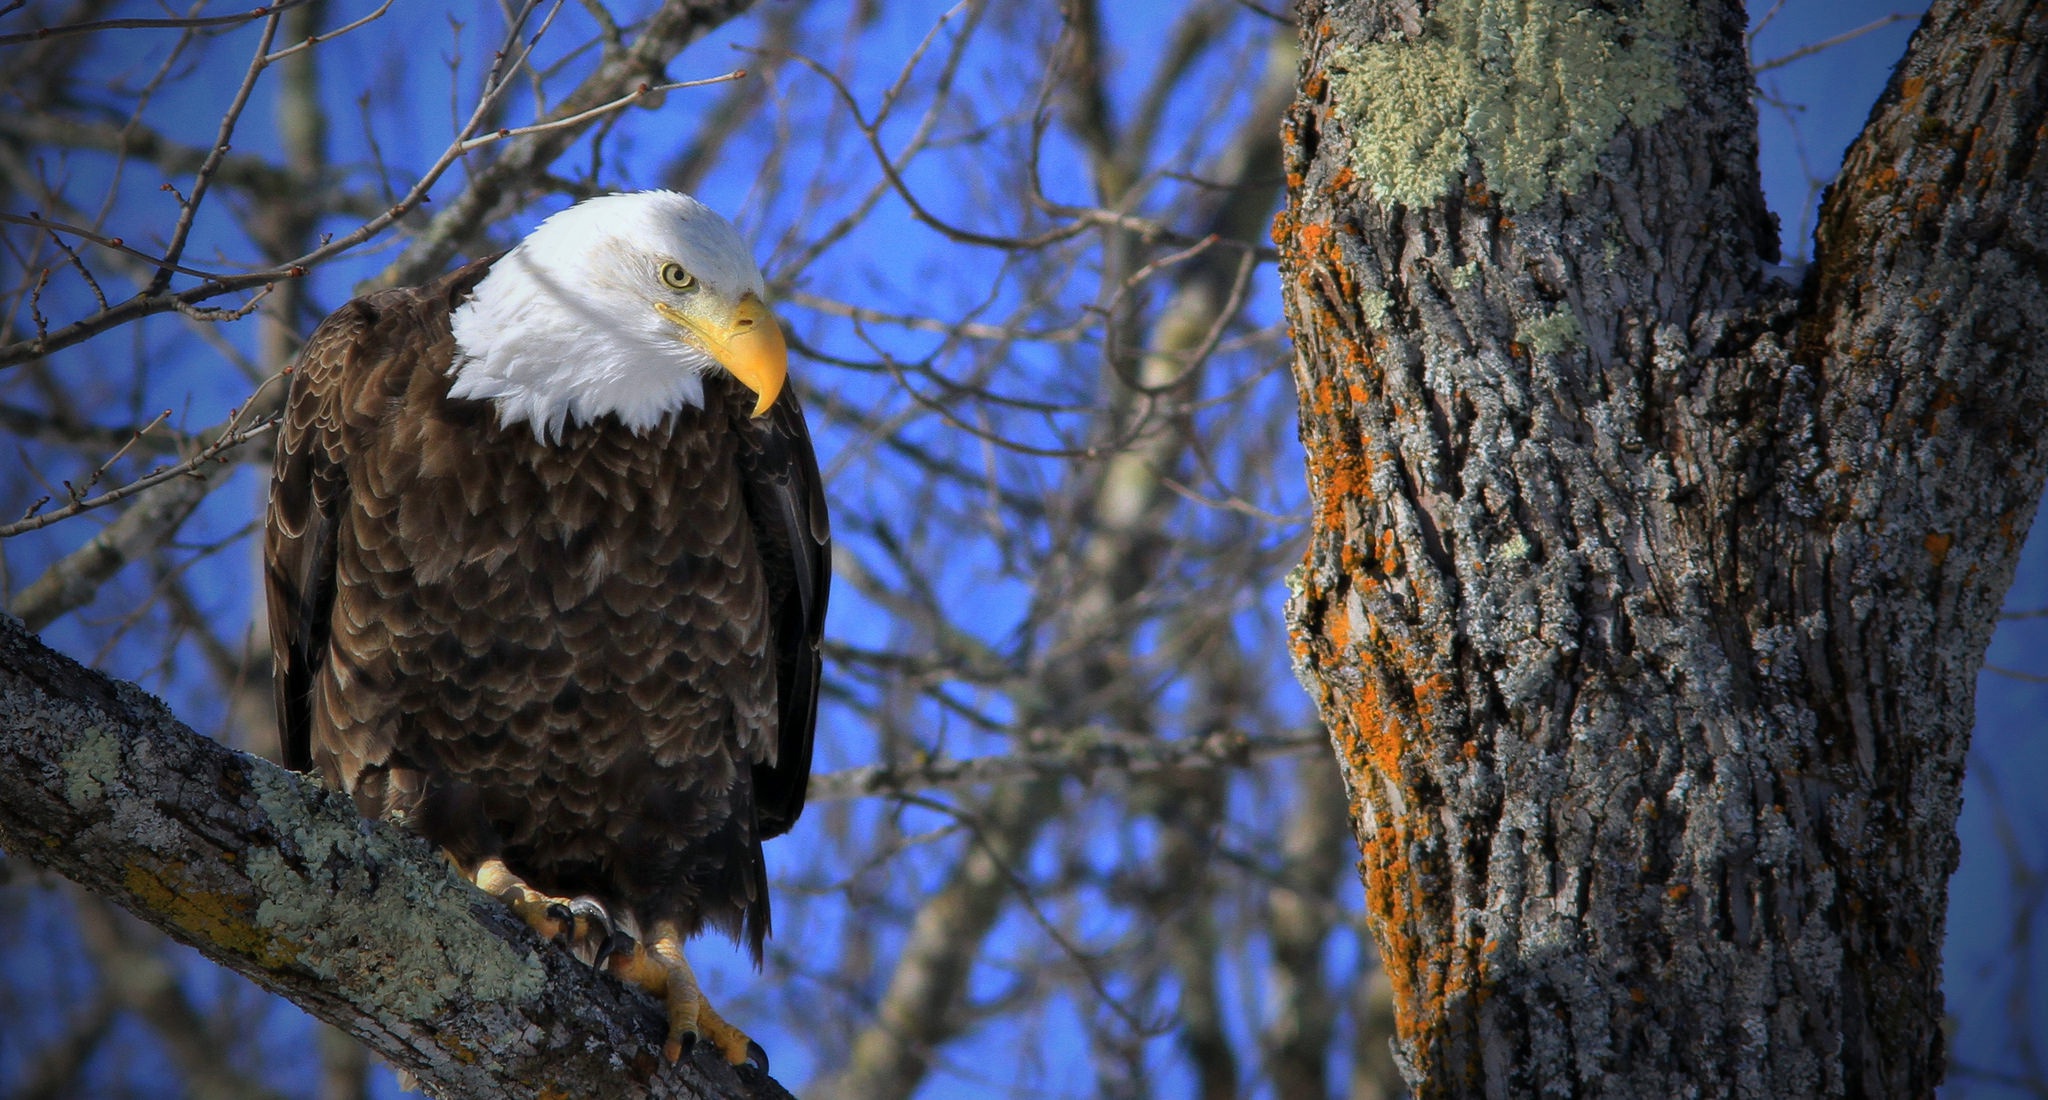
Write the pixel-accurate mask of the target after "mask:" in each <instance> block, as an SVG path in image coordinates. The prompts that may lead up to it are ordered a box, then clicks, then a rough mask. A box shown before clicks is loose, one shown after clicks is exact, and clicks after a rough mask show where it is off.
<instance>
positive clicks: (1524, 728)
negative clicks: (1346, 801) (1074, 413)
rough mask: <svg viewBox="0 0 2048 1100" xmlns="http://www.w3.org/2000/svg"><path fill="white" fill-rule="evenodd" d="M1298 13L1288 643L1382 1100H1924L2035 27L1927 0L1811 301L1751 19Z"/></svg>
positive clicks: (2007, 570)
mask: <svg viewBox="0 0 2048 1100" xmlns="http://www.w3.org/2000/svg"><path fill="white" fill-rule="evenodd" d="M1299 14H1300V25H1301V28H1302V40H1303V44H1304V47H1305V50H1306V54H1305V58H1304V63H1303V68H1302V80H1301V93H1300V96H1299V98H1298V99H1297V100H1296V102H1295V105H1294V108H1293V110H1292V112H1291V114H1290V115H1289V118H1288V122H1287V127H1286V133H1285V141H1286V146H1287V165H1286V167H1287V171H1288V188H1289V202H1288V207H1287V209H1286V211H1285V212H1284V213H1283V214H1282V215H1281V217H1280V219H1279V220H1278V221H1277V223H1276V225H1275V228H1274V236H1275V240H1276V241H1277V242H1278V243H1279V245H1280V249H1281V254H1282V281H1283V288H1284V294H1285V296H1286V303H1287V309H1288V316H1289V320H1290V322H1291V324H1292V326H1293V330H1294V335H1295V340H1296V346H1297V349H1298V351H1297V360H1296V381H1297V383H1298V385H1299V387H1300V393H1301V404H1302V440H1303V444H1304V446H1305V448H1306V450H1307V455H1308V466H1309V477H1310V482H1311V491H1312V496H1313V501H1314V508H1315V517H1314V527H1313V534H1312V537H1311V545H1310V548H1309V552H1308V557H1307V560H1306V562H1305V563H1304V566H1303V568H1302V570H1301V571H1300V572H1299V573H1298V574H1297V575H1296V578H1295V582H1294V596H1293V599H1292V601H1291V605H1290V616H1291V622H1292V627H1293V630H1294V637H1295V647H1296V657H1297V660H1298V661H1299V663H1300V666H1301V671H1302V675H1303V679H1304V682H1305V683H1307V684H1309V686H1310V689H1311V691H1312V692H1313V693H1314V694H1315V695H1316V697H1317V700H1318V703H1319V705H1320V707H1321V710H1322V714H1323V717H1324V719H1325V721H1326V722H1327V723H1328V725H1329V726H1330V729H1331V731H1332V735H1333V738H1334V741H1335V744H1336V748H1337V750H1338V757H1339V762H1340V765H1341V769H1342V771H1343V774H1344V778H1345V783H1346V786H1347V790H1348V793H1349V796H1350V810H1351V818H1352V825H1353V828H1354V830H1355V832H1356V835H1357V839H1358V842H1359V845H1360V848H1361V849H1362V851H1363V853H1364V861H1363V863H1362V864H1361V873H1362V875H1363V878H1364V880H1365V885H1366V890H1367V897H1368V909H1369V913H1370V919H1371V921H1372V923H1373V927H1374V931H1375V934H1376V936H1377V939H1378V941H1379V945H1380V948H1381V951H1382V954H1383V955H1384V957H1385V961H1386V966H1387V969H1388V972H1389V974H1390V976H1391V978H1392V980H1393V983H1394V993H1395V1002H1396V1012H1397V1026H1398V1031H1399V1039H1398V1041H1397V1043H1396V1054H1397V1057H1398V1058H1399V1060H1400V1061H1401V1063H1402V1066H1403V1072H1404V1073H1405V1075H1406V1076H1407V1078H1408V1080H1409V1082H1410V1084H1411V1086H1412V1087H1413V1088H1414V1089H1415V1091H1416V1093H1417V1095H1418V1096H1421V1097H1441V1096H1499V1097H1511V1096H1512V1097H1520V1096H1643V1097H1666V1096H1756V1097H1781V1096H1884V1097H1907V1096H1929V1095H1932V1094H1933V1091H1934V1088H1935V1085H1936V1084H1937V1082H1938V1081H1939V1080H1940V1078H1941V1073H1942V1068H1943V1056H1942V1039H1941V1030H1940V1022H1941V1016H1942V1002H1941V993H1940V979H1941V968H1940V949H1941V943H1942V935H1943V923H1944V907H1945V903H1946V895H1947V880H1948V876H1949V873H1950V871H1951V870H1952V869H1953V868H1954V866H1955V862H1956V839H1955V819H1956V812H1957V809H1958V808H1959V804H1960V784H1961V779H1962V768H1963V757H1964V749H1965V747H1966V745H1967V743H1968V738H1969V731H1970V723H1971V717H1972V709H1973V697H1974V687H1975V677H1976V673H1977V669H1978V666H1979V664H1980V663H1981V661H1982V657H1983V652H1984V647H1985V645H1986V643H1987V642H1988V641H1989V639H1990V636H1991V630H1992V627H1993V625H1994V622H1995V618H1996V615H1997V611H1998V607H1999V601H2000V598H2001V596H2002V594H2003V593H2004V591H2005V589H2006V586H2007V584H2008V582H2009V580H2010V578H2011V575H2012V570H2013V567H2014V563H2015V561H2016V559H2017V557H2018V554H2019V550H2020V546H2021V543H2022V541H2023V540H2024V538H2025V535H2026V532H2027V528H2028V526H2029V524H2030V523H2031V520H2032V517H2033V515H2034V511H2035V508H2036V505H2037V503H2038V501H2039V497H2040V493H2041V488H2042V478H2043V469H2044V457H2048V447H2044V445H2043V439H2044V432H2043V428H2044V424H2043V420H2044V410H2048V369H2044V368H2048V356H2044V353H2043V351H2042V349H2043V347H2044V346H2048V308H2044V307H2043V305H2042V303H2043V302H2044V301H2048V288H2044V286H2043V282H2044V276H2048V261H2044V257H2048V251H2044V249H2048V186H2044V185H2048V154H2044V149H2048V147H2044V146H2043V144H2042V139H2043V137H2044V136H2048V95H2044V89H2048V71H2044V69H2048V65H2044V51H2048V12H2044V11H2043V10H2042V9H2041V8H2040V6H2039V5H2037V4H2035V3H2032V2H2031V0H1996V2H1983V3H1938V4H1936V5H1935V6H1934V8H1933V10H1932V11H1931V12H1929V14H1928V15H1927V17H1926V19H1925V21H1924V23H1923V25H1922V27H1921V29H1920V31H1919V33H1918V34H1917V35H1916V36H1915V37H1914V39H1913V42H1912V45H1911V46H1910V48H1909V50H1908V53H1907V56H1906V59H1905V60H1904V62H1903V63H1902V64H1901V65H1900V68H1899V70H1898V72H1897V73H1896V74H1895V75H1894V77H1893V79H1892V83H1891V86H1890V88H1889V89H1888V90H1887V92H1886V93H1885V95H1884V97H1883V98H1882V99H1881V100H1880V101H1879V103H1878V105H1877V108H1876V110H1875V111H1874V112H1873V114H1872V116H1871V119H1870V122H1869V125H1868V127H1867V129H1866V130H1865V132H1864V134H1863V136H1862V137H1861V138H1860V139H1859V140H1858V142H1857V143H1856V145H1855V146H1854V147H1853V148H1852V149H1851V151H1850V153H1849V156H1848V158H1847V163H1846V164H1845V166H1844V168H1843V170H1842V175H1841V177H1840V178H1839V179H1838V180H1837V181H1836V183H1835V186H1834V187H1833V188H1832V190H1831V192H1830V194H1829V197H1828V199H1827V202H1826V204H1825V207H1824V209H1823V212H1822V217H1821V223H1820V224H1821V228H1820V232H1819V240H1818V249H1817V259H1816V261H1815V263H1814V265H1813V267H1811V268H1810V269H1808V270H1806V271H1805V272H1804V273H1803V275H1802V273H1799V272H1790V273H1785V272H1774V271H1773V270H1772V269H1770V268H1769V267H1767V266H1766V263H1767V261H1769V260H1774V259H1775V258H1776V252H1777V248H1776V241H1775V229H1774V227H1773V225H1772V222H1771V219H1770V218H1769V215H1768V214H1767V213H1766V211H1765V208H1764V205H1763V200H1762V196H1761V192H1760V188H1759V184H1758V176H1757V166H1756V120H1755V112H1754V110H1753V108H1752V106H1751V103H1750V100H1749V95H1750V89H1751V78H1750V72H1749V68H1748V63H1747V60H1746V57H1745V53H1744V43H1743V28H1744V12H1743V8H1742V6H1741V5H1740V4H1735V3H1715V2H1706V3H1697V4H1685V3H1681V2H1679V0H1634V2H1626V0H1624V2H1621V3H1615V4H1604V5H1588V4H1583V3H1573V2H1568V0H1526V2H1522V3H1517V4H1513V5H1506V4H1503V3H1501V2H1500V0H1439V2H1437V3H1434V4H1425V3H1417V2H1415V0H1407V2H1401V0H1359V2H1354V3H1344V2H1342V0H1306V2H1305V3H1303V4H1302V6H1301V9H1300V12H1299ZM1781 275H1782V276H1784V277H1785V278H1790V279H1792V280H1795V281H1797V280H1802V279H1803V281H1800V282H1799V285H1792V283H1789V282H1786V281H1782V280H1781V278H1780V277H1779V276H1781Z"/></svg>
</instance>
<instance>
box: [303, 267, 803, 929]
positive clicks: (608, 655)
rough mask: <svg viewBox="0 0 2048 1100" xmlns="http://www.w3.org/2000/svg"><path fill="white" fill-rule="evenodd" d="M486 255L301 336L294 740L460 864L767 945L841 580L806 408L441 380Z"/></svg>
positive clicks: (727, 388) (742, 398)
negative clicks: (654, 422)
mask: <svg viewBox="0 0 2048 1100" xmlns="http://www.w3.org/2000/svg"><path fill="white" fill-rule="evenodd" d="M489 264H490V261H482V262H479V263H476V264H472V265H470V266H469V267H466V268H464V269H462V270H460V271H457V272H455V273H453V274H451V275H449V276H447V277H445V278H443V279H441V280H440V281H438V282H436V283H433V284H431V285H429V286H425V287H422V288H419V289H417V290H399V291H386V292H382V293H379V294H374V295H371V296H369V297H366V298H364V299H360V300H358V301H355V302H352V303H350V304H349V305H348V306H346V307H344V308H343V309H342V310H340V311H339V312H337V313H336V314H335V315H334V316H333V317H330V318H329V319H328V320H327V322H326V323H324V324H323V325H322V326H321V327H320V328H319V329H318V330H317V331H316V332H315V333H314V335H313V337H312V338H311V340H310V341H309V343H308V345H307V348H306V350H305V352H304V354H303V356H302V357H301V360H300V363H299V366H298V368H297V372H296V376H295V378H294V379H293V383H292V393H291V399H290V403H289V409H288V411H287V413H286V416H285V420H284V422H283V423H282V424H281V425H280V436H279V440H278V460H277V467H276V477H275V481H274V484H273V500H272V507H271V519H270V526H269V531H268V542H267V550H268V565H269V569H268V581H269V587H270V608H271V630H272V635H273V640H274V645H275V648H276V653H277V659H278V665H279V669H278V677H277V693H278V714H279V721H280V725H281V727H282V730H283V738H284V746H285V756H286V760H287V762H288V763H289V764H291V765H292V766H294V767H299V768H305V767H307V766H309V765H315V764H317V765H318V767H319V768H320V770H321V772H322V773H323V774H324V775H326V776H327V777H328V779H329V781H330V782H333V783H337V784H339V785H340V786H342V787H343V788H345V789H347V790H348V791H350V793H351V794H352V795H353V796H354V798H355V800H356V802H357V805H358V806H359V807H360V808H361V809H362V811H363V812H364V813H365V814H368V815H372V816H378V817H387V818H394V819H400V820H403V821H404V822H405V823H406V824H407V825H408V826H410V827H411V828H413V829H414V830H416V831H418V832H419V833H421V834H422V835H424V836H426V837H427V838H428V839H429V840H431V841H433V842H435V843H437V844H440V845H442V846H443V847H445V848H447V849H448V850H449V851H450V852H451V853H452V854H453V855H454V856H455V857H456V858H457V859H458V860H461V861H464V862H465V864H466V865H467V864H473V863H474V862H475V861H477V860H481V859H483V858H486V857H489V856H499V857H501V858H502V859H503V860H504V861H505V863H506V865H507V866H509V867H510V868H511V869H512V870H513V871H514V872H516V873H517V874H518V875H520V876H522V877H524V878H525V879H527V881H529V882H530V883H531V884H532V885H533V886H534V887H536V888H537V889H539V890H542V891H544V892H548V893H552V894H556V895H560V896H575V895H589V896H591V897H594V898H596V899H597V900H598V901H599V902H600V903H602V904H603V905H605V907H606V908H607V909H609V910H610V911H611V912H612V914H613V915H614V916H615V917H623V918H625V919H627V920H628V921H630V922H633V923H636V924H637V925H639V926H640V927H649V926H651V925H652V924H653V923H654V922H656V921H658V920H673V921H676V922H677V923H679V924H680V925H681V926H682V927H683V928H684V929H685V930H686V931H688V932H694V931H695V930H696V929H698V928H699V927H701V926H703V925H706V924H708V925H712V926H716V927H720V928H722V929H724V930H726V931H728V932H730V933H732V934H734V935H736V936H737V935H742V934H744V935H745V938H746V940H747V941H748V943H749V945H750V947H751V948H752V949H753V951H754V954H755V956H756V958H757V959H758V957H759V955H760V950H761V940H762V938H763V936H765V935H766V933H767V930H768V923H769V919H768V916H769V914H768V895H767V883H766V872H765V869H764V865H763V863H762V856H761V841H762V840H764V839H766V838H768V837H770V836H773V835H776V834H778V833H780V832H782V831H784V830H786V829H788V828H789V826H790V825H791V824H792V823H793V822H794V821H795V819H796V816H797V814H798V813H799V812H800V811H801V809H802V807H803V798H804V787H805V782H806V778H807V776H808V773H809V770H810V762H811V735H812V725H813V722H814V718H815V712H816V699H817V685H818V675H819V664H818V648H817V647H818V636H819V629H820V627H821V625H822V622H823V617H824V605H825V590H826V583H827V569H828V563H827V546H828V535H827V530H826V519H825V510H824V502H823V499H822V497H821V495H820V490H819V479H818V472H817V465H816V460H815V458H814V457H813V455H812V451H811V446H810V441H809V437H808V435H807V434H806V431H805V429H804V424H803V417H802V413H801V411H800V409H798V407H797V406H796V403H795V400H794V396H793V395H791V394H784V395H783V396H782V399H781V400H780V402H779V403H777V404H776V406H775V407H774V408H773V409H772V410H771V411H770V412H769V413H768V414H767V415H765V416H763V417H761V418H759V419H752V418H750V417H749V416H748V412H749V410H750V407H751V405H752V401H751V395H750V394H748V393H747V391H746V390H745V388H744V387H742V386H740V385H739V384H738V383H737V382H735V381H734V380H732V379H731V378H728V377H723V376H715V377H707V378H706V379H705V387H704V391H705V392H704V401H703V407H702V408H696V407H689V406H686V407H684V408H682V409H680V410H678V411H676V412H675V413H673V414H671V415H670V416H669V417H668V418H667V419H666V420H665V421H663V422H662V423H661V424H660V425H659V426H657V427H656V428H654V429H652V430H651V431H648V432H646V433H645V434H644V435H635V434H634V433H632V432H631V431H629V430H628V429H626V428H625V427H623V426H622V425H621V424H620V423H618V422H617V421H616V420H615V419H612V418H610V417H605V418H600V419H598V420H595V421H593V422H591V423H587V424H570V425H568V426H567V427H566V428H565V429H564V430H563V432H562V434H561V436H560V437H559V438H557V439H555V440H554V441H551V442H545V443H544V442H541V441H540V440H538V439H537V438H536V437H535V434H534V431H533V430H532V428H531V427H530V426H529V425H527V424H523V423H514V424H511V425H501V424H500V423H499V418H498V416H497V415H496V412H495V410H494V409H493V407H492V405H491V403H490V402H488V401H466V400H453V399H450V398H449V396H448V388H449V383H450V372H451V368H452V364H453V362H454V357H455V350H456V349H455V342H454V338H453V337H452V336H451V334H450V325H449V315H450V313H451V311H452V310H453V309H454V308H455V307H456V306H457V305H459V304H460V303H461V301H462V300H463V298H464V296H465V295H466V294H467V293H469V291H470V290H471V289H472V288H473V287H474V286H475V284H476V283H477V282H478V281H479V280H480V279H481V278H483V276H484V275H485V273H486V271H487V270H488V267H489Z"/></svg>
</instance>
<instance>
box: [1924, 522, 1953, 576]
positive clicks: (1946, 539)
mask: <svg viewBox="0 0 2048 1100" xmlns="http://www.w3.org/2000/svg"><path fill="white" fill-rule="evenodd" d="M1955 542H1956V539H1955V536H1954V535H1949V534H1944V533H1942V532H1939V531H1937V532H1935V533H1934V534H1931V535H1929V536H1927V537H1926V538H1924V539H1921V540H1920V545H1922V546H1924V547H1926V548H1927V556H1928V557H1930V558H1933V559H1934V567H1935V568H1937V569H1939V568H1941V563H1942V562H1944V561H1947V560H1948V551H1949V547H1951V546H1954V545H1955Z"/></svg>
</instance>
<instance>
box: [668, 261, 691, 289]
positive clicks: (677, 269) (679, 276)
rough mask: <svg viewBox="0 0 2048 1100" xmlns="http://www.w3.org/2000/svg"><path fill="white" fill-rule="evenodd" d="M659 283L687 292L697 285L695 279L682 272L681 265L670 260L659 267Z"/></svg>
mask: <svg viewBox="0 0 2048 1100" xmlns="http://www.w3.org/2000/svg"><path fill="white" fill-rule="evenodd" d="M661 281H662V282H664V283H667V284H668V285H669V286H671V287H674V288H675V289H677V290H688V289H690V288H691V287H693V286H696V285H697V277H696V276H695V275H692V274H690V273H689V272H687V271H684V270H683V265H681V264H679V263H677V262H675V261H674V260H670V261H669V262H667V263H665V264H663V265H661Z"/></svg>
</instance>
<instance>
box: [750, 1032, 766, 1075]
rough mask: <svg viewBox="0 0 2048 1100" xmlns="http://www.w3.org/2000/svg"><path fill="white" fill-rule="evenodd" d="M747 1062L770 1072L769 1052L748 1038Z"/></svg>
mask: <svg viewBox="0 0 2048 1100" xmlns="http://www.w3.org/2000/svg"><path fill="white" fill-rule="evenodd" d="M747 1062H748V1063H749V1064H751V1065H752V1066H753V1067H754V1068H755V1069H758V1070H760V1071H761V1072H762V1073H764V1074H765V1073H767V1072H768V1052H767V1051H765V1050H762V1049H761V1044H759V1043H757V1042H755V1041H753V1040H752V1039H748V1040H747Z"/></svg>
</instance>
